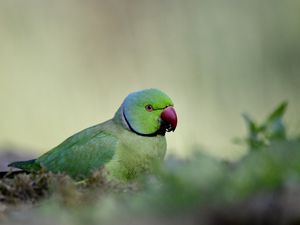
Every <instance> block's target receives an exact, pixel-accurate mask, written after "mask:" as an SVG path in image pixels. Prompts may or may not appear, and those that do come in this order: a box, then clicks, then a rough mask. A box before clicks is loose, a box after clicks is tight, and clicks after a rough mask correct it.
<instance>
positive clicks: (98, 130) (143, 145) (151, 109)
mask: <svg viewBox="0 0 300 225" xmlns="http://www.w3.org/2000/svg"><path fill="white" fill-rule="evenodd" d="M176 125H177V115H176V112H175V109H174V108H173V102H172V100H171V99H170V98H169V97H168V96H167V95H166V94H165V93H163V92H162V91H160V90H158V89H146V90H142V91H138V92H134V93H131V94H129V95H128V96H127V97H126V98H125V100H124V101H123V103H122V105H121V106H120V107H119V109H118V110H117V112H116V113H115V115H114V117H113V118H112V119H110V120H108V121H106V122H104V123H101V124H98V125H96V126H93V127H90V128H87V129H85V130H82V131H80V132H78V133H76V134H74V135H73V136H71V137H69V138H68V139H66V140H65V141H64V142H62V143H61V144H60V145H58V146H57V147H55V148H53V149H51V150H50V151H48V152H46V153H45V154H43V155H42V156H40V157H38V158H37V159H33V160H29V161H20V162H13V163H11V164H9V166H10V167H15V168H19V169H22V170H24V171H28V172H36V171H40V170H41V169H44V170H46V171H51V172H53V173H65V174H68V175H70V176H71V177H73V178H75V179H82V178H86V177H88V176H89V175H91V173H92V172H93V171H94V170H97V169H99V168H104V171H106V172H107V176H109V177H111V178H113V179H117V180H121V181H127V180H130V179H134V178H136V177H137V176H138V175H140V174H142V173H143V172H145V171H149V170H151V168H152V167H153V165H155V164H156V163H157V162H161V161H162V160H163V159H164V156H165V153H166V139H165V133H166V131H168V132H169V131H174V130H175V128H176Z"/></svg>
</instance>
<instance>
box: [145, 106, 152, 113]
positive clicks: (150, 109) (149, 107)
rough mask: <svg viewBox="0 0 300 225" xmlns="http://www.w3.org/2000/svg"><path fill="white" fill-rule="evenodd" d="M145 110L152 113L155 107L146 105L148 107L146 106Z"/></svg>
mask: <svg viewBox="0 0 300 225" xmlns="http://www.w3.org/2000/svg"><path fill="white" fill-rule="evenodd" d="M145 109H146V110H147V111H148V112H152V111H153V106H152V105H146V106H145Z"/></svg>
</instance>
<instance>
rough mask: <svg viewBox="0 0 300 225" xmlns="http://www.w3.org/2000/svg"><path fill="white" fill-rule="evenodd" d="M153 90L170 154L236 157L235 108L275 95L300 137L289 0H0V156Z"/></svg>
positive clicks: (256, 113) (31, 150)
mask: <svg viewBox="0 0 300 225" xmlns="http://www.w3.org/2000/svg"><path fill="white" fill-rule="evenodd" d="M149 87H156V88H160V89H161V90H163V91H164V92H166V93H167V94H168V95H169V96H170V97H171V98H172V99H173V101H174V103H175V107H176V110H177V112H178V116H179V124H178V129H177V130H176V132H174V133H171V134H168V135H167V139H168V145H169V153H173V154H177V155H180V156H186V155H188V154H189V153H190V152H191V151H192V149H193V146H201V147H202V148H203V149H205V151H208V152H209V153H211V154H213V155H215V156H219V157H225V158H236V157H238V156H239V155H241V154H243V151H244V149H242V148H240V147H239V146H236V145H234V144H233V143H232V139H233V138H234V137H240V136H245V135H246V129H245V126H244V123H243V120H242V118H241V113H243V112H249V113H250V114H251V115H252V116H253V117H255V118H257V119H258V120H263V119H264V117H265V116H266V115H267V113H269V112H270V111H272V109H273V108H274V107H275V106H276V105H278V104H279V103H280V102H282V101H283V100H287V101H288V102H289V107H288V112H287V115H286V117H285V119H286V122H287V124H288V131H289V133H290V135H296V134H299V131H300V120H299V110H300V101H299V94H300V1H295V0H286V1H280V0H266V1H260V0H252V1H239V0H229V1H221V0H201V1H198V0H197V1H196V0H188V1H179V0H172V1H167V0H151V1H146V0H123V1H116V0H109V1H108V0H100V1H99V0H98V1H96V0H94V1H92V0H91V1H79V0H75V1H74V0H72V1H71V0H64V1H59V0H53V1H37V0H36V1H34V0H28V1H18V0H3V1H1V2H0V149H2V151H4V150H7V149H21V150H22V151H23V152H24V153H26V154H27V153H28V154H30V155H33V156H36V155H38V154H41V153H43V152H45V151H47V150H49V149H50V148H52V147H54V146H56V145H57V144H59V143H60V142H62V141H63V140H64V139H66V138H67V137H68V136H70V135H72V134H74V133H75V132H78V131H79V130H81V129H84V128H86V127H89V126H92V125H95V124H97V123H100V122H103V121H105V120H107V119H110V118H111V117H112V116H113V114H114V112H115V111H116V110H117V108H118V107H119V105H120V104H121V102H122V101H123V99H124V98H125V97H126V95H127V94H128V93H130V92H132V91H136V90H140V89H143V88H149Z"/></svg>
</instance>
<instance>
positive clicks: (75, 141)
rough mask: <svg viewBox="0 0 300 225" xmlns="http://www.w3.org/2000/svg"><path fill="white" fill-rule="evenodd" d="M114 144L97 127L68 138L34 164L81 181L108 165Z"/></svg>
mask: <svg viewBox="0 0 300 225" xmlns="http://www.w3.org/2000/svg"><path fill="white" fill-rule="evenodd" d="M117 143H118V139H117V138H116V137H115V136H113V135H112V134H110V133H109V132H106V131H105V129H102V126H101V124H100V125H97V126H94V127H90V128H87V129H85V130H83V131H81V132H79V133H77V134H75V135H73V136H71V137H70V138H68V139H67V140H65V141H64V142H63V143H61V144H60V145H58V146H57V147H55V148H54V149H52V150H50V151H49V152H47V153H45V154H44V155H42V156H41V157H39V158H38V159H37V160H36V162H38V163H39V164H40V165H41V166H42V167H44V168H45V169H46V170H48V171H52V172H54V173H58V172H62V173H66V174H68V175H70V176H72V177H76V178H77V177H79V178H82V177H86V176H88V175H90V174H91V172H92V171H93V170H95V169H98V168H100V167H102V166H104V164H105V163H107V162H109V161H110V160H111V159H112V157H113V155H114V153H115V149H116V145H117Z"/></svg>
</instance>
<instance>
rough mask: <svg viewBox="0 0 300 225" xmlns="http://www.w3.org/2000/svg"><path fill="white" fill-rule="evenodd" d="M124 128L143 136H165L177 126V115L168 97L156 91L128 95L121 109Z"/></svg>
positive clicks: (150, 90)
mask: <svg viewBox="0 0 300 225" xmlns="http://www.w3.org/2000/svg"><path fill="white" fill-rule="evenodd" d="M120 110H121V113H122V117H123V120H124V122H125V123H126V126H127V127H128V128H129V129H130V130H131V131H133V132H135V133H137V134H139V135H143V136H156V135H165V133H166V132H170V131H174V130H175V129H176V126H177V115H176V111H175V109H174V104H173V102H172V100H171V99H170V97H169V96H167V95H166V94H165V93H163V92H162V91H160V90H158V89H145V90H142V91H138V92H133V93H131V94H129V95H128V96H127V97H126V98H125V100H124V102H123V104H122V106H121V108H120Z"/></svg>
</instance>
